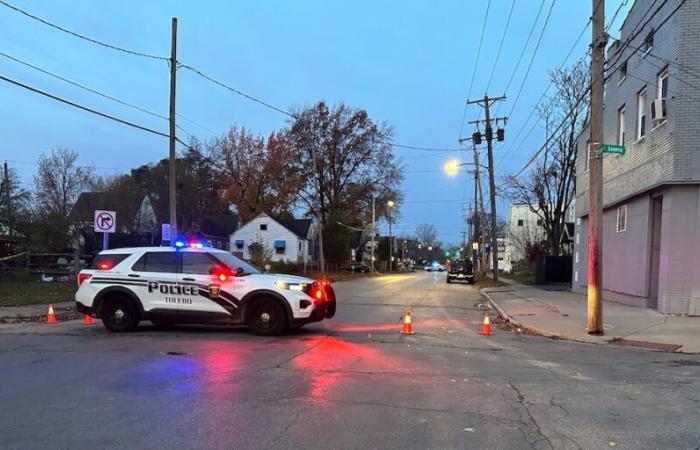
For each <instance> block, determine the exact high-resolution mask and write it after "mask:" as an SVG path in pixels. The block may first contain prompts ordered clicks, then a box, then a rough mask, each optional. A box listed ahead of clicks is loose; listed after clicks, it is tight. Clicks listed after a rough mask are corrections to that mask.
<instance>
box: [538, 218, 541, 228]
mask: <svg viewBox="0 0 700 450" xmlns="http://www.w3.org/2000/svg"><path fill="white" fill-rule="evenodd" d="M537 226H538V227H541V226H542V219H537Z"/></svg>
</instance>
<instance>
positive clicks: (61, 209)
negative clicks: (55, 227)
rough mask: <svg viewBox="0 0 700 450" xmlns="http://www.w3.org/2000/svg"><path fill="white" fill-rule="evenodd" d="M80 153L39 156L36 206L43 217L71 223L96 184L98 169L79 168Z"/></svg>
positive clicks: (66, 150)
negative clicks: (82, 197) (73, 213)
mask: <svg viewBox="0 0 700 450" xmlns="http://www.w3.org/2000/svg"><path fill="white" fill-rule="evenodd" d="M77 160H78V153H77V152H75V151H73V150H69V149H57V150H52V151H51V153H50V154H48V155H47V154H44V153H42V155H41V156H40V157H39V168H38V170H37V174H36V175H35V176H34V185H35V189H36V192H35V195H36V206H37V210H38V212H39V214H42V215H47V216H52V217H54V218H56V219H63V220H67V218H68V214H69V213H70V211H71V208H73V205H74V204H75V201H76V200H77V198H78V196H79V195H80V193H81V192H83V190H86V189H89V188H91V187H92V186H93V185H95V184H96V183H95V175H94V173H95V168H94V167H92V166H90V165H87V166H79V165H78V164H77Z"/></svg>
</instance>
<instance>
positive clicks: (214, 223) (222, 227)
mask: <svg viewBox="0 0 700 450" xmlns="http://www.w3.org/2000/svg"><path fill="white" fill-rule="evenodd" d="M239 221H240V219H239V217H238V214H233V213H231V214H213V215H209V216H202V217H200V218H199V231H200V232H201V233H202V234H204V235H207V236H216V237H228V236H230V235H231V234H233V232H234V231H236V230H237V229H238V223H239Z"/></svg>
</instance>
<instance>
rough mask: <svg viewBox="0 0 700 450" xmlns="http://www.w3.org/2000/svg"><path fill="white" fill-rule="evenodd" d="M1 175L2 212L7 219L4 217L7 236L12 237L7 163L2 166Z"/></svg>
mask: <svg viewBox="0 0 700 450" xmlns="http://www.w3.org/2000/svg"><path fill="white" fill-rule="evenodd" d="M3 173H4V175H3V176H4V179H3V181H4V183H3V185H4V186H3V187H2V188H3V190H4V193H5V211H3V212H4V213H5V214H6V215H7V217H5V220H7V234H8V236H10V237H12V230H13V229H14V224H13V223H12V222H13V220H12V206H11V205H10V169H9V168H8V167H7V161H5V164H3Z"/></svg>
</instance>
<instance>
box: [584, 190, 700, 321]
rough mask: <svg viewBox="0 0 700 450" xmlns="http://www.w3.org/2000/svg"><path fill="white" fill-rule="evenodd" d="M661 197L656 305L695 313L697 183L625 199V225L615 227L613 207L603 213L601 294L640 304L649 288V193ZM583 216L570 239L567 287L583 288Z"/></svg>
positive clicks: (698, 292)
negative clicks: (570, 277) (569, 282)
mask: <svg viewBox="0 0 700 450" xmlns="http://www.w3.org/2000/svg"><path fill="white" fill-rule="evenodd" d="M657 195H660V196H661V197H662V199H663V207H662V216H661V232H660V237H661V240H660V252H659V273H658V280H659V282H658V293H657V295H658V307H657V309H658V310H659V311H660V312H663V313H666V314H690V315H700V261H698V255H699V254H700V187H698V186H697V185H679V186H667V187H664V188H660V189H657V190H654V191H653V192H649V193H647V194H644V195H640V196H638V197H635V198H633V199H630V200H628V201H627V202H625V203H624V204H626V205H627V208H628V210H627V230H626V231H624V232H619V233H618V232H617V231H616V225H617V207H613V208H607V209H606V210H605V211H604V213H603V267H604V273H603V297H604V298H605V299H606V300H612V301H617V302H620V303H625V304H629V305H633V306H639V307H645V306H646V305H647V300H648V299H649V298H650V297H654V293H652V292H650V291H649V289H650V277H651V276H652V274H651V273H650V272H651V269H650V264H651V230H652V227H651V220H652V209H653V208H652V198H653V197H654V196H657ZM587 226H588V221H587V220H586V218H582V219H581V221H580V225H578V226H577V227H576V233H577V236H576V238H575V240H574V281H573V289H574V291H577V292H581V293H583V292H585V291H586V283H587V274H586V268H587V259H588V258H587V254H586V252H587V235H588V230H587Z"/></svg>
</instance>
